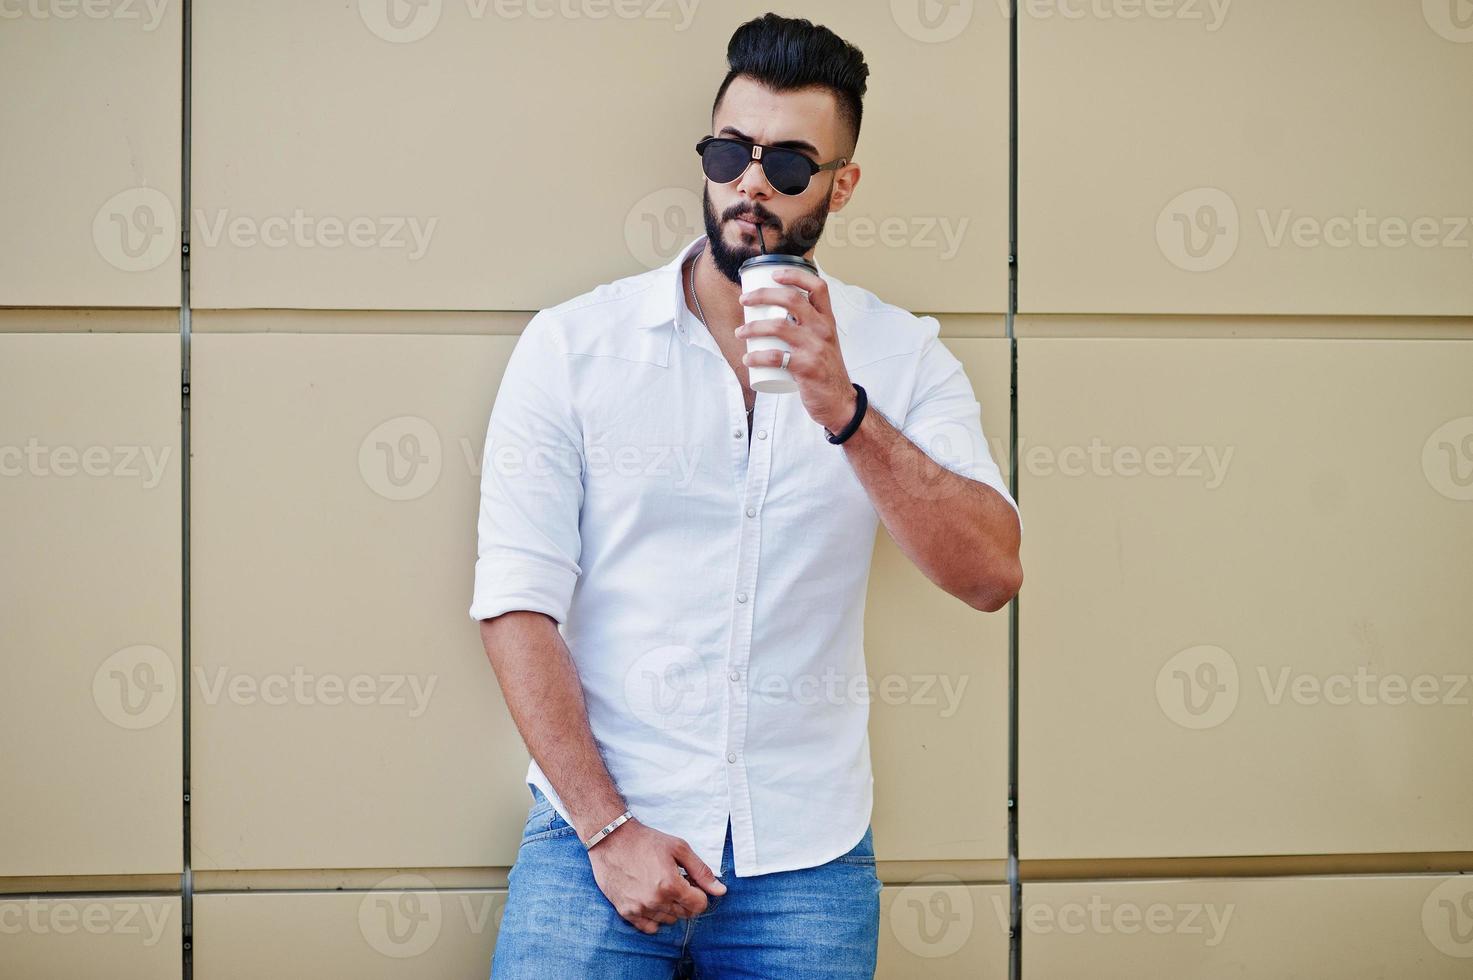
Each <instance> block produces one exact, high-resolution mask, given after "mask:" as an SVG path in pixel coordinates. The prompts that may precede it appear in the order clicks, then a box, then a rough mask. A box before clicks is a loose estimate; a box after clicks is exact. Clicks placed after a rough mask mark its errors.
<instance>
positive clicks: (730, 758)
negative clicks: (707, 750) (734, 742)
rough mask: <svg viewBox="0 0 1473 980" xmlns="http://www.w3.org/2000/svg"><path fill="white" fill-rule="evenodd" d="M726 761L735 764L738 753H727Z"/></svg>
mask: <svg viewBox="0 0 1473 980" xmlns="http://www.w3.org/2000/svg"><path fill="white" fill-rule="evenodd" d="M726 761H727V762H735V761H736V753H735V752H728V753H726Z"/></svg>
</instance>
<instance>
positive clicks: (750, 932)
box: [491, 787, 880, 980]
mask: <svg viewBox="0 0 1473 980" xmlns="http://www.w3.org/2000/svg"><path fill="white" fill-rule="evenodd" d="M531 789H532V797H533V803H532V808H531V812H530V813H528V815H527V825H526V828H525V829H524V830H523V831H522V844H521V848H520V849H519V850H518V851H517V860H516V863H515V864H513V865H512V869H511V877H510V881H509V889H508V892H507V901H506V911H505V913H504V914H503V916H502V919H501V930H500V934H499V935H498V937H497V941H496V953H495V955H494V957H493V958H492V964H491V976H492V978H493V980H524V978H532V980H546V978H548V977H557V978H559V980H584V978H588V980H594V978H597V980H602V978H611V980H612V978H618V980H655V978H659V980H672V978H676V977H695V978H698V980H716V978H725V977H741V978H753V980H771V978H779V977H781V978H787V977H802V978H815V980H857V978H864V980H871V978H872V977H873V976H874V972H875V953H876V947H877V945H878V943H879V926H880V880H879V878H878V877H877V876H876V874H875V852H874V845H873V840H872V838H873V830H866V831H865V832H864V837H863V838H861V839H860V841H859V843H858V844H856V845H855V846H854V849H853V850H851V851H849V852H848V853H847V854H841V855H840V856H839V857H837V858H835V859H834V860H832V861H830V862H828V863H827V864H821V865H819V866H817V867H814V868H800V869H798V870H796V871H776V872H773V873H772V874H765V875H757V876H755V877H749V878H738V877H737V876H736V875H735V874H733V873H732V858H731V825H730V823H729V822H728V824H727V831H726V845H725V848H724V849H723V851H722V854H721V867H720V868H715V869H712V870H714V871H715V872H716V873H717V875H718V876H719V877H720V878H721V881H722V883H723V884H725V885H726V889H727V890H726V894H724V895H720V896H715V895H708V896H707V901H708V903H709V904H708V905H707V907H706V911H705V912H703V913H701V914H700V915H698V916H696V917H695V918H690V919H677V920H676V921H675V922H673V923H670V924H669V925H662V926H660V928H659V930H658V931H656V932H655V933H654V934H652V935H651V934H647V933H643V932H640V931H639V930H638V929H636V928H634V926H632V925H630V924H629V923H628V922H626V921H625V920H624V918H623V917H622V916H620V915H619V913H618V912H616V911H615V910H614V906H613V904H612V903H610V902H609V900H608V898H607V897H606V896H605V895H604V893H603V892H602V891H601V890H599V887H598V883H597V882H596V881H595V880H594V878H593V865H592V864H591V863H590V862H589V857H588V852H587V851H585V850H584V848H583V842H582V841H581V840H579V839H578V835H577V832H576V830H575V829H574V828H573V827H571V826H569V825H568V823H567V822H566V821H564V820H563V819H562V817H560V816H558V813H557V811H556V810H554V809H553V807H552V804H551V803H550V802H548V800H547V798H546V797H545V796H543V795H542V793H540V792H538V791H537V789H536V787H531Z"/></svg>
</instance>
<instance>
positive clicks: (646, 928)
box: [624, 915, 660, 936]
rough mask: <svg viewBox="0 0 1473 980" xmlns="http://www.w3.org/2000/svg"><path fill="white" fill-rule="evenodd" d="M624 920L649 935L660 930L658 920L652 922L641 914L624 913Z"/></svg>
mask: <svg viewBox="0 0 1473 980" xmlns="http://www.w3.org/2000/svg"><path fill="white" fill-rule="evenodd" d="M624 921H625V922H628V923H629V924H630V925H632V926H633V927H634V928H636V929H638V930H639V931H640V932H643V933H646V934H648V935H651V936H653V935H654V934H655V933H657V932H659V931H660V924H659V923H658V922H654V921H652V920H650V919H648V918H646V917H644V916H642V915H626V916H624Z"/></svg>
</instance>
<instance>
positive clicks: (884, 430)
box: [843, 405, 1023, 612]
mask: <svg viewBox="0 0 1473 980" xmlns="http://www.w3.org/2000/svg"><path fill="white" fill-rule="evenodd" d="M853 414H854V411H853V407H852V405H851V407H850V410H849V416H850V417H852V416H853ZM843 448H844V453H845V455H846V456H847V457H848V459H849V463H850V465H851V466H853V468H854V472H855V474H856V475H857V476H858V477H859V481H860V482H861V483H862V484H863V485H864V488H865V490H866V491H868V492H869V497H870V501H871V502H872V503H873V504H874V505H875V510H876V512H877V513H878V514H879V517H880V521H881V522H882V523H883V524H884V525H885V530H887V531H889V532H890V536H891V537H892V538H894V539H895V543H896V544H897V545H898V546H899V547H900V550H901V551H902V552H903V553H904V554H905V555H906V557H908V558H909V559H910V560H911V561H912V562H914V563H915V565H916V567H917V568H919V569H920V570H921V571H922V572H923V573H925V575H926V577H927V578H929V579H930V580H931V581H932V582H934V583H936V584H937V585H939V586H940V587H941V588H943V589H945V590H946V591H947V592H950V593H951V594H952V595H954V596H956V597H958V598H959V599H961V600H963V601H964V602H966V603H967V604H968V605H970V606H972V607H973V608H974V609H980V610H983V611H985V612H996V611H997V610H999V609H1001V608H1002V607H1003V606H1005V605H1007V604H1008V602H1009V601H1010V600H1011V599H1012V598H1013V596H1015V595H1017V594H1018V590H1019V589H1020V588H1021V587H1022V584H1023V566H1022V564H1021V563H1020V561H1019V558H1018V550H1019V544H1020V541H1021V536H1022V532H1021V529H1020V528H1019V526H1018V517H1017V514H1016V513H1015V512H1014V511H1013V508H1012V506H1011V505H1010V504H1009V503H1008V502H1007V501H1006V500H1004V499H1003V498H1002V496H1001V495H1000V494H998V492H997V491H996V490H993V489H992V488H991V487H989V486H987V485H985V484H983V483H979V482H977V481H976V480H970V479H968V478H967V477H964V476H961V475H960V474H958V473H953V472H952V471H951V470H948V469H947V468H946V467H944V466H941V465H940V464H938V463H937V462H936V461H935V460H933V459H932V458H931V457H930V456H927V455H926V454H925V453H924V452H923V451H922V450H921V448H920V447H919V446H917V445H916V444H915V443H913V442H911V441H910V440H909V439H907V438H906V437H905V435H904V434H903V433H901V432H900V431H899V430H897V429H896V428H895V427H894V426H893V425H891V424H890V421H889V420H888V419H886V418H885V417H884V416H883V415H882V414H880V413H879V412H878V411H875V410H874V408H873V407H871V409H870V410H869V411H867V412H866V413H865V416H864V419H863V420H862V421H861V422H860V424H859V428H858V430H856V431H855V433H854V435H852V436H850V437H849V438H848V439H847V440H845V442H844V446H843Z"/></svg>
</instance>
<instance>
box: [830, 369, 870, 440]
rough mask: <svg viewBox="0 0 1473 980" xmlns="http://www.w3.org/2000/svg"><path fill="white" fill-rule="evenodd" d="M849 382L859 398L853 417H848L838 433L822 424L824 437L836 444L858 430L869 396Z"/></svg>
mask: <svg viewBox="0 0 1473 980" xmlns="http://www.w3.org/2000/svg"><path fill="white" fill-rule="evenodd" d="M849 383H850V384H853V385H854V391H855V394H856V395H857V396H858V398H859V400H858V402H857V403H856V404H855V406H854V418H852V419H850V420H849V424H848V425H846V426H844V428H842V429H840V430H839V433H838V435H835V434H834V433H832V432H830V431H829V429H828V426H824V429H823V434H824V438H826V439H828V441H829V442H832V443H833V444H834V445H836V446H837V445H838V444H839V443H841V442H843V441H844V440H845V439H848V438H849V437H850V436H852V435H854V433H855V432H857V431H858V430H859V423H860V422H861V421H862V420H863V419H864V410H865V408H866V407H868V406H869V396H868V395H866V394H865V393H864V389H863V388H861V387H860V386H859V385H857V384H855V383H854V382H852V381H851V382H849Z"/></svg>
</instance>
